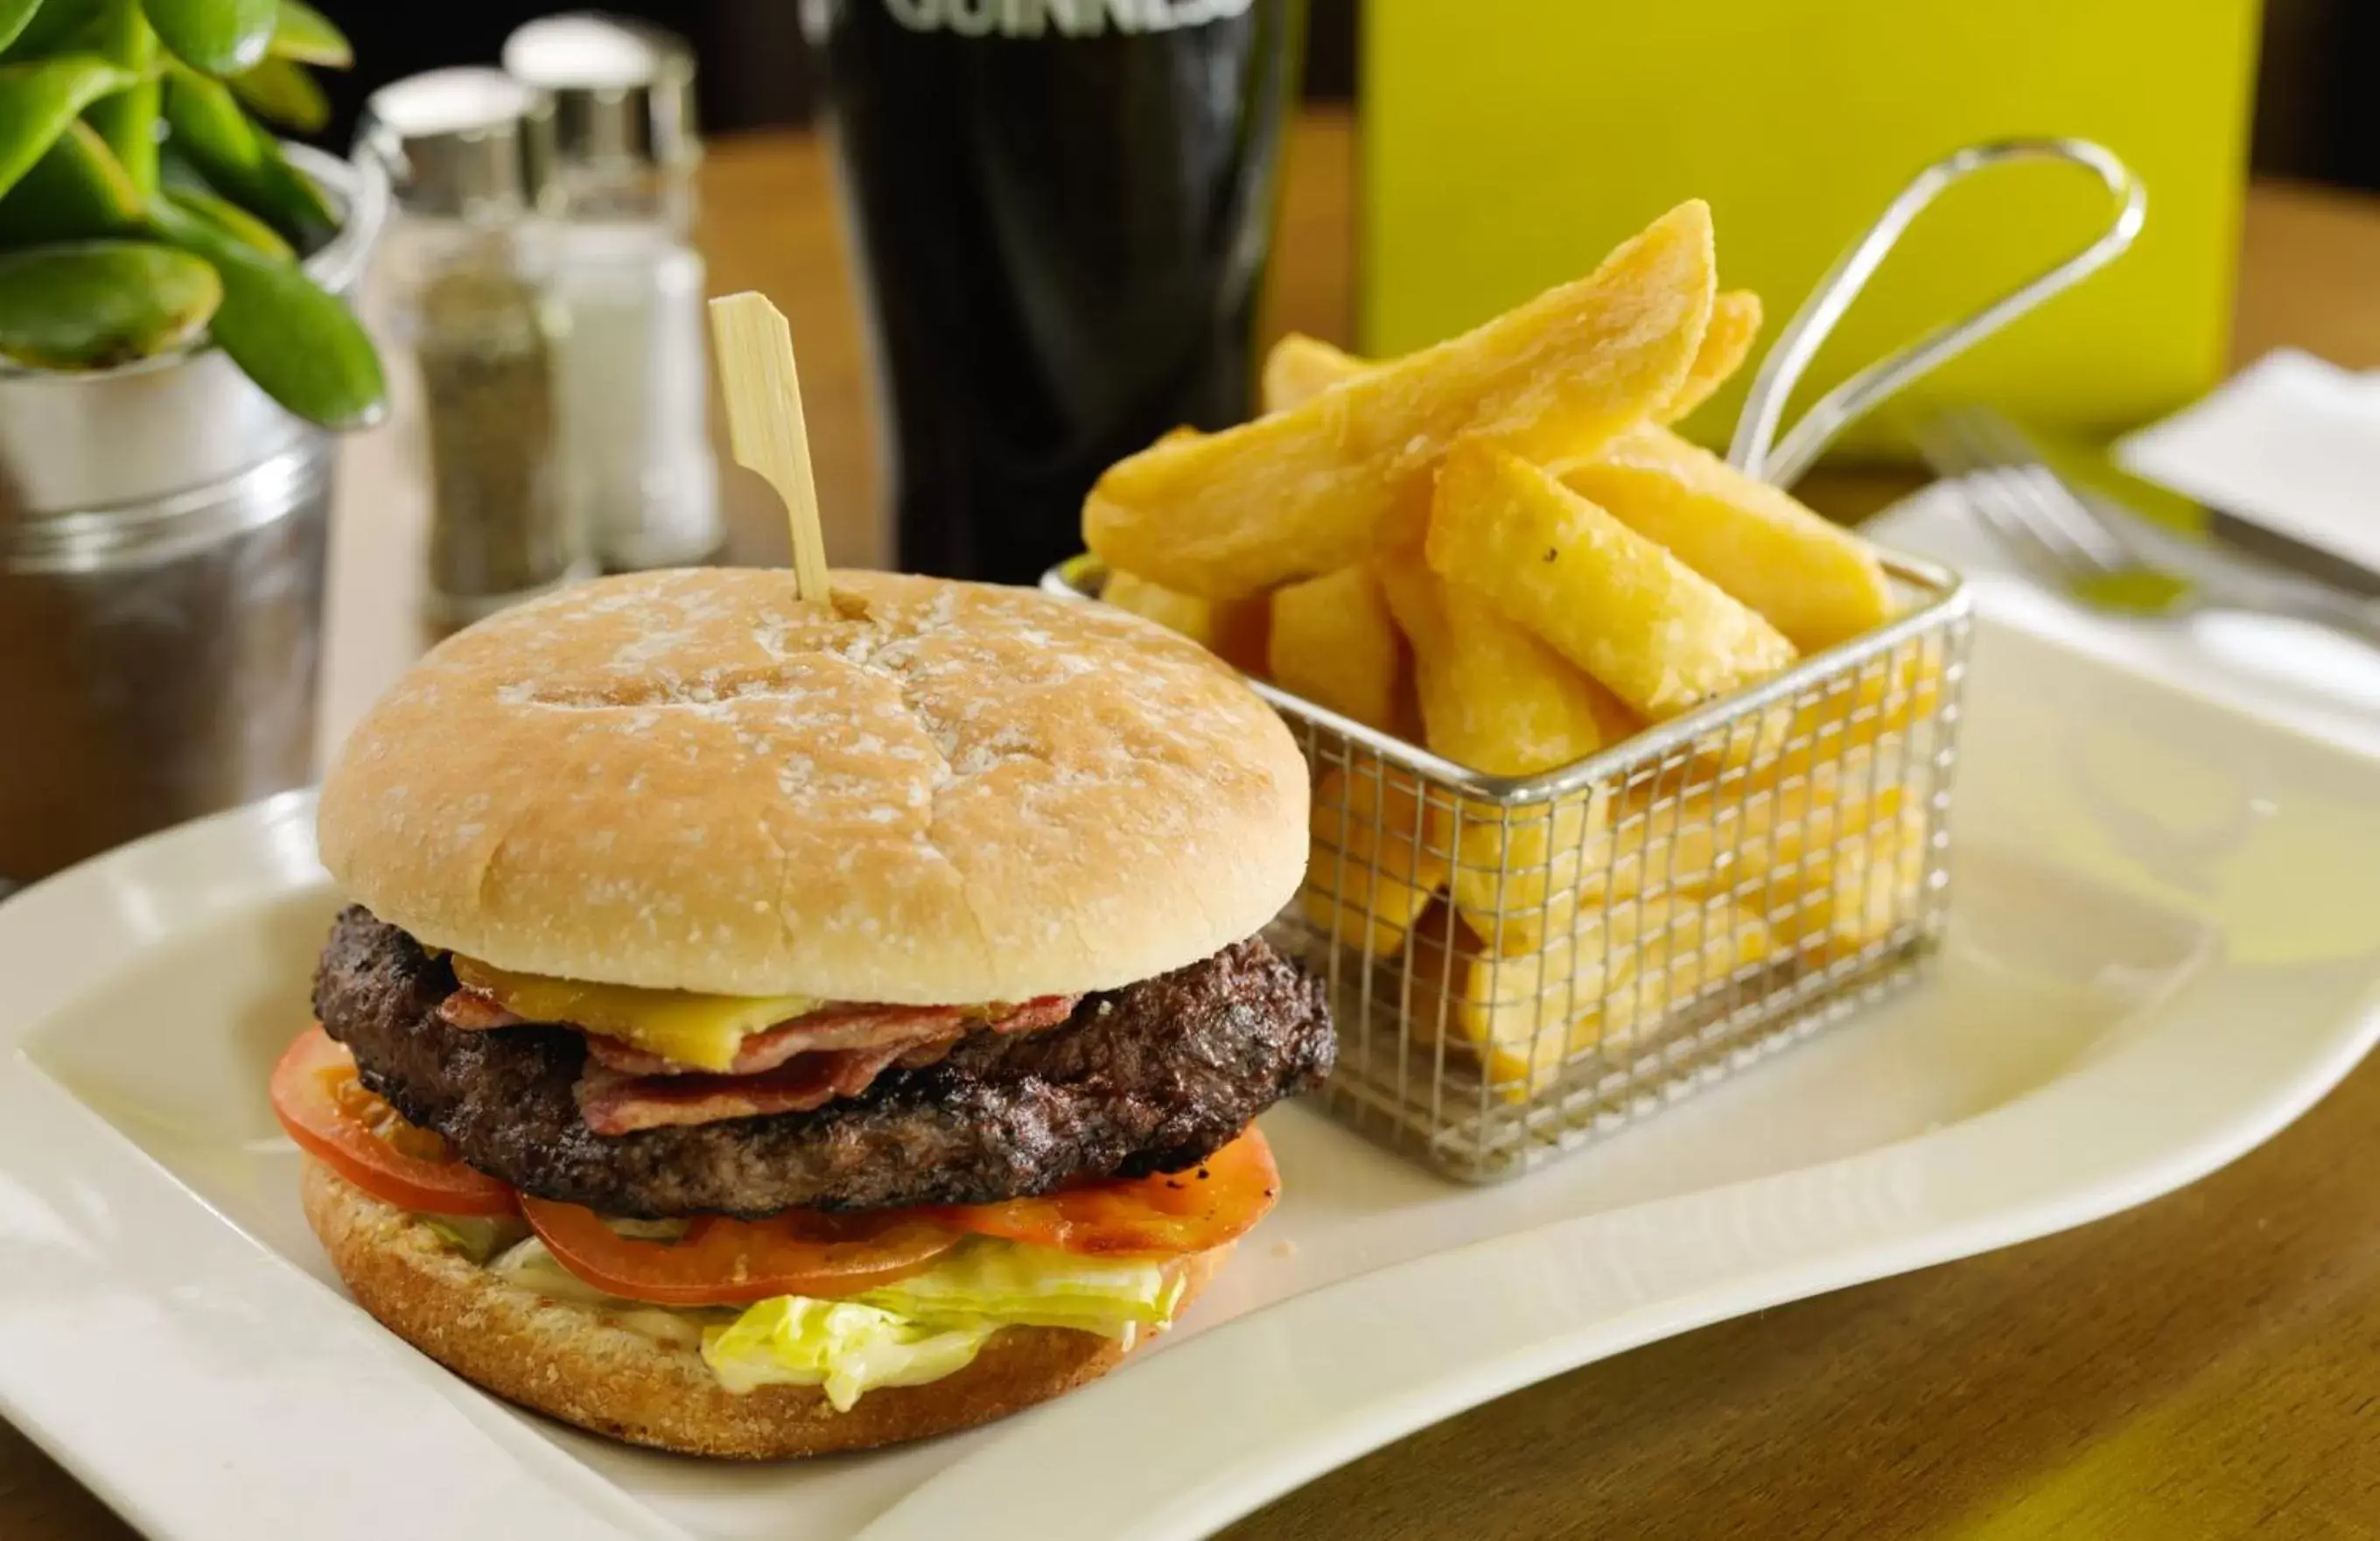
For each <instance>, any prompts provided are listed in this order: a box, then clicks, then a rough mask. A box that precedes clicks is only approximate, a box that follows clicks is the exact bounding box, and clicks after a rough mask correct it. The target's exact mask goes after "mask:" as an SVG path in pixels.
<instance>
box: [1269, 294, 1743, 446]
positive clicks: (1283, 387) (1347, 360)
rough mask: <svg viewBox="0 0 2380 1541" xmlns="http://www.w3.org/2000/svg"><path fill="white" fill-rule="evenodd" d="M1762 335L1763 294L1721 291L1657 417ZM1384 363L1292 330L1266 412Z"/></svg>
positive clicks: (1723, 371)
mask: <svg viewBox="0 0 2380 1541" xmlns="http://www.w3.org/2000/svg"><path fill="white" fill-rule="evenodd" d="M1759 335H1760V297H1759V296H1758V295H1756V294H1754V293H1753V292H1752V291H1751V290H1749V289H1730V290H1728V291H1727V292H1726V293H1724V294H1721V295H1719V296H1718V297H1717V298H1715V299H1714V300H1713V301H1712V302H1711V315H1710V324H1709V326H1707V327H1706V328H1705V329H1704V332H1703V346H1701V347H1700V348H1699V349H1698V350H1696V352H1695V354H1694V363H1693V365H1692V366H1691V367H1689V368H1688V370H1686V381H1685V383H1684V384H1682V385H1681V386H1679V387H1678V394H1676V395H1674V396H1671V397H1670V401H1669V405H1668V406H1664V407H1662V408H1661V409H1660V410H1658V411H1657V412H1655V413H1654V414H1653V420H1654V421H1655V422H1657V423H1664V424H1667V423H1673V422H1676V421H1677V420H1679V419H1682V418H1683V417H1685V416H1686V415H1687V414H1689V413H1691V412H1692V411H1694V408H1695V407H1697V406H1701V405H1702V404H1703V403H1704V402H1706V401H1707V400H1709V399H1710V397H1711V395H1712V394H1714V393H1715V392H1717V391H1718V388H1719V387H1720V386H1722V385H1725V384H1726V383H1727V382H1728V381H1729V380H1730V378H1732V377H1733V375H1734V374H1735V371H1736V370H1739V369H1741V368H1743V361H1744V359H1745V358H1748V357H1749V356H1750V355H1751V352H1752V345H1753V343H1754V342H1755V341H1756V340H1757V339H1758V338H1759ZM1379 367H1380V366H1379V364H1378V362H1377V361H1376V360H1373V359H1370V358H1362V357H1359V356H1358V355H1355V354H1353V353H1349V352H1348V351H1347V350H1346V349H1344V348H1342V347H1338V346H1334V345H1332V344H1330V343H1326V342H1324V341H1322V340H1321V339H1320V338H1318V337H1309V336H1307V335H1306V334H1305V333H1303V332H1292V333H1289V334H1286V335H1285V336H1283V337H1282V338H1281V340H1280V341H1279V342H1277V343H1275V344H1273V346H1272V349H1271V351H1270V352H1269V353H1267V354H1266V355H1265V363H1264V383H1263V387H1262V390H1261V399H1262V405H1263V407H1264V410H1266V411H1268V412H1286V411H1288V410H1289V409H1290V408H1291V407H1293V406H1302V405H1303V404H1305V403H1306V402H1308V401H1311V400H1313V399H1314V398H1315V397H1316V396H1318V395H1320V394H1322V393H1323V392H1325V391H1327V390H1329V389H1330V387H1331V386H1333V385H1337V384H1341V383H1342V382H1346V381H1350V380H1353V379H1354V378H1355V377H1356V376H1357V375H1359V374H1364V373H1366V372H1368V371H1369V370H1376V369H1378V368H1379ZM1563 453H1564V452H1562V451H1561V450H1560V448H1558V447H1557V448H1555V449H1552V450H1551V451H1549V452H1548V453H1546V454H1543V455H1540V456H1539V458H1540V459H1545V460H1556V459H1560V458H1562V457H1563Z"/></svg>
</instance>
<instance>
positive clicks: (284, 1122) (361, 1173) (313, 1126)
mask: <svg viewBox="0 0 2380 1541" xmlns="http://www.w3.org/2000/svg"><path fill="white" fill-rule="evenodd" d="M272 1095H273V1115H274V1116H275V1117H277V1118H279V1119H280V1120H281V1127H282V1128H284V1129H286V1130H287V1131H289V1137H290V1138H291V1139H293V1140H296V1141H297V1144H298V1145H299V1146H300V1147H302V1148H303V1149H304V1150H305V1151H306V1152H307V1153H308V1154H309V1155H311V1156H314V1157H317V1158H319V1159H322V1161H324V1162H325V1163H327V1164H328V1165H329V1166H330V1167H331V1169H332V1170H333V1171H336V1172H337V1173H338V1174H339V1175H340V1176H342V1177H344V1178H346V1180H347V1181H348V1182H350V1183H354V1184H355V1185H356V1186H357V1187H358V1188H361V1189H362V1190H363V1191H364V1192H366V1193H368V1194H370V1195H372V1196H373V1197H374V1198H377V1199H380V1200H382V1201H383V1202H385V1203H389V1204H394V1205H395V1206H396V1207H399V1208H401V1209H413V1210H418V1211H423V1212H427V1213H430V1214H433V1215H509V1214H511V1213H512V1212H513V1209H514V1201H513V1191H512V1189H511V1188H510V1187H508V1186H506V1185H505V1184H504V1183H500V1182H498V1181H497V1180H496V1179H494V1178H492V1177H490V1176H489V1175H487V1174H486V1173H485V1172H482V1171H474V1170H473V1169H472V1168H470V1167H468V1166H466V1165H464V1164H463V1163H462V1162H461V1161H459V1160H457V1159H455V1155H454V1153H453V1152H451V1151H449V1150H448V1149H447V1148H446V1142H445V1141H444V1140H443V1139H441V1138H439V1137H438V1135H436V1134H434V1133H432V1132H431V1131H430V1130H427V1129H424V1128H421V1127H420V1126H419V1125H418V1124H412V1123H407V1122H406V1121H405V1118H404V1115H402V1114H400V1113H399V1112H398V1111H397V1110H395V1109H394V1108H392V1107H390V1106H389V1105H388V1104H387V1103H386V1102H384V1101H383V1100H382V1099H381V1098H378V1097H376V1096H374V1095H373V1094H372V1093H370V1092H369V1091H367V1090H365V1089H364V1084H363V1082H362V1081H361V1080H359V1079H358V1077H357V1075H356V1061H355V1056H354V1055H352V1054H350V1053H348V1052H347V1048H346V1045H345V1044H343V1043H340V1042H339V1041H337V1040H336V1039H334V1038H333V1037H331V1035H330V1034H328V1033H325V1032H324V1031H322V1024H321V1023H319V1022H318V1023H316V1024H315V1025H312V1026H311V1027H309V1028H307V1029H306V1030H305V1031H304V1032H302V1033H300V1034H298V1035H297V1041H296V1042H294V1043H292V1044H291V1045H290V1046H289V1047H288V1049H287V1050H285V1051H283V1053H282V1056H281V1062H280V1063H278V1064H276V1065H274V1066H273V1083H272Z"/></svg>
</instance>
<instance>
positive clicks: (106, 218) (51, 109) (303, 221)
mask: <svg viewBox="0 0 2380 1541" xmlns="http://www.w3.org/2000/svg"><path fill="white" fill-rule="evenodd" d="M351 62H352V55H351V54H350V52H349V49H348V47H347V40H346V38H345V37H343V36H341V35H340V33H339V30H338V29H337V28H336V27H334V26H333V25H332V24H331V23H330V21H329V20H328V19H327V18H324V17H323V16H322V14H321V13H320V12H318V11H316V10H314V9H312V8H311V7H310V6H307V5H304V4H302V3H301V0H0V359H6V360H9V361H11V362H13V363H16V364H18V365H20V366H24V367H28V368H32V369H43V370H78V369H80V370H90V369H106V368H110V367H113V366H115V365H119V364H123V363H127V362H129V361H131V360H134V359H138V358H148V357H152V356H153V355H156V354H160V353H165V352H170V351H172V350H174V349H176V348H182V347H188V346H192V345H193V344H194V343H195V342H197V341H199V340H200V339H201V338H202V337H207V338H212V341H213V342H214V343H215V345H216V346H220V347H221V348H222V349H223V350H224V352H225V354H226V355H227V356H228V357H229V358H231V359H232V361H233V362H235V363H237V365H238V366H239V367H240V368H241V369H242V370H246V371H247V373H248V376H249V379H251V380H253V381H255V382H256V383H257V384H258V386H260V387H261V389H262V390H263V391H264V392H265V393H266V394H268V395H270V396H272V397H273V400H275V401H277V402H279V403H280V404H281V405H282V406H285V407H287V408H288V409H289V410H290V411H292V412H295V413H297V415H298V416H300V417H303V418H308V419H312V420H313V421H315V422H318V423H322V424H323V425H324V426H326V427H331V428H351V427H356V426H358V425H360V424H363V423H367V422H370V421H371V420H372V419H375V418H377V417H378V416H379V414H380V411H381V407H382V403H383V398H384V395H385V390H384V387H383V382H382V378H381V369H380V359H379V357H378V355H377V354H375V353H374V352H373V350H372V346H371V341H370V338H369V337H367V336H366V335H365V334H364V331H363V328H362V327H361V326H360V325H358V323H357V322H356V319H355V316H354V315H353V314H352V313H351V312H350V311H349V310H348V309H347V307H346V305H345V304H343V303H342V302H341V301H340V300H339V299H337V298H336V297H334V296H332V295H330V294H327V293H325V292H324V291H323V290H322V288H320V287H319V286H317V285H315V283H314V282H313V280H312V279H310V277H308V276H307V274H306V273H305V272H304V270H303V269H302V268H301V267H300V266H299V265H298V264H299V262H300V261H302V259H303V257H304V256H305V254H306V253H308V252H310V251H313V250H315V249H317V248H319V247H320V246H321V245H322V243H323V242H324V241H325V240H327V239H329V238H330V237H331V235H332V233H333V230H334V225H335V221H336V215H335V212H334V210H333V209H332V207H331V205H330V204H329V202H328V201H327V200H325V199H324V198H323V196H322V189H321V188H317V187H316V186H315V185H314V184H313V183H312V182H311V181H310V180H309V179H308V178H307V177H306V176H304V175H303V174H301V173H300V172H298V170H297V168H296V167H295V166H293V165H291V164H289V161H288V159H287V158H286V157H285V156H284V155H283V153H282V152H281V141H280V140H278V139H276V138H275V137H274V136H273V134H272V132H270V131H269V130H268V129H266V128H265V127H262V126H261V124H260V123H259V122H258V121H257V119H258V118H262V119H265V120H268V121H271V122H273V123H278V124H281V125H283V126H285V127H290V128H294V129H297V130H299V131H307V130H310V129H314V128H319V127H322V119H323V115H324V113H325V111H326V107H325V103H324V102H323V98H322V89H321V87H319V86H318V85H316V84H315V82H314V79H313V78H312V77H311V76H310V75H309V74H308V73H307V69H308V67H311V66H328V67H333V68H339V67H345V66H346V65H347V64H349V63H351ZM251 113H252V114H254V115H256V116H255V117H251V116H250V114H251Z"/></svg>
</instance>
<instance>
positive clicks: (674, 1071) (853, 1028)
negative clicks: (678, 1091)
mask: <svg viewBox="0 0 2380 1541" xmlns="http://www.w3.org/2000/svg"><path fill="white" fill-rule="evenodd" d="M965 1020H966V1013H965V1010H963V1009H962V1008H960V1007H957V1006H828V1007H825V1008H824V1009H822V1010H820V1011H815V1012H812V1013H810V1014H809V1015H807V1016H797V1017H795V1018H794V1019H793V1020H792V1021H791V1022H781V1023H779V1024H777V1025H775V1026H774V1027H771V1028H769V1029H767V1030H766V1031H764V1032H759V1033H755V1034H753V1035H752V1036H751V1037H747V1038H746V1039H745V1040H744V1042H743V1044H742V1046H741V1047H740V1048H738V1049H737V1050H735V1063H734V1064H733V1065H731V1066H729V1067H728V1069H727V1070H726V1071H724V1072H722V1073H721V1074H728V1075H758V1074H760V1073H761V1072H762V1071H768V1070H774V1069H776V1068H777V1067H778V1066H779V1065H781V1064H783V1063H784V1062H786V1061H788V1060H790V1059H792V1058H793V1057H794V1056H795V1055H796V1054H806V1053H809V1052H810V1051H812V1050H833V1049H877V1048H882V1047H885V1046H887V1045H891V1044H896V1043H897V1044H904V1045H907V1044H914V1043H917V1042H918V1041H919V1040H921V1039H924V1038H929V1037H941V1036H943V1035H944V1034H948V1033H955V1032H958V1031H959V1030H960V1028H961V1025H962V1024H964V1023H965ZM587 1052H588V1053H589V1054H591V1055H593V1056H594V1057H595V1058H596V1059H598V1060H601V1061H602V1062H603V1063H604V1064H605V1065H607V1066H609V1067H610V1068H612V1069H613V1070H616V1071H618V1072H620V1073H621V1074H624V1075H681V1074H690V1073H698V1067H697V1066H694V1065H685V1064H680V1063H678V1062H676V1061H674V1060H666V1059H663V1058H662V1056H660V1055H659V1054H651V1053H648V1052H646V1051H645V1050H641V1049H637V1048H636V1047H635V1046H633V1045H630V1044H625V1043H622V1042H621V1041H620V1040H619V1039H617V1038H609V1037H604V1036H603V1035H601V1034H600V1033H589V1034H588V1035H587Z"/></svg>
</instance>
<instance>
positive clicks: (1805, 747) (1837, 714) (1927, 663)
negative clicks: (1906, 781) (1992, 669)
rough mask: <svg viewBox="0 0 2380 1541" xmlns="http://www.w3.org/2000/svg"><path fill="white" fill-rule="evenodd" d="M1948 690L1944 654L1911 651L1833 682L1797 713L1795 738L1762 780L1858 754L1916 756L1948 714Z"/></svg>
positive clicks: (1767, 764)
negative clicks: (1928, 732) (1929, 728)
mask: <svg viewBox="0 0 2380 1541" xmlns="http://www.w3.org/2000/svg"><path fill="white" fill-rule="evenodd" d="M1946 683H1947V680H1946V676H1945V671H1944V668H1943V663H1942V659H1941V656H1940V654H1939V653H1938V652H1937V651H1936V650H1935V649H1929V648H1925V647H1922V646H1920V645H1918V644H1915V643H1910V644H1906V645H1904V646H1902V647H1901V648H1900V649H1895V651H1894V653H1893V655H1892V656H1891V657H1890V658H1876V659H1871V660H1869V661H1866V662H1865V663H1863V664H1862V665H1861V666H1860V668H1859V672H1858V673H1856V674H1838V675H1834V676H1832V677H1830V678H1828V680H1826V681H1825V682H1824V683H1823V684H1822V685H1820V686H1818V687H1817V688H1816V689H1815V691H1814V692H1813V693H1812V694H1811V695H1810V696H1808V697H1806V698H1803V699H1802V700H1801V701H1799V702H1798V703H1796V705H1795V706H1794V709H1793V712H1792V732H1791V734H1790V735H1789V736H1788V738H1787V739H1786V741H1785V743H1784V744H1783V746H1781V749H1780V751H1779V752H1776V753H1772V754H1767V755H1764V756H1762V757H1761V758H1760V761H1759V764H1758V765H1757V766H1756V768H1755V770H1756V773H1757V774H1758V775H1760V776H1761V777H1763V778H1764V779H1766V780H1768V781H1772V782H1775V781H1782V780H1783V779H1785V778H1786V777H1788V776H1797V775H1804V774H1807V773H1809V772H1810V771H1812V770H1813V769H1814V768H1815V767H1818V766H1822V765H1824V764H1825V763H1826V762H1827V761H1828V760H1830V759H1839V758H1842V757H1843V756H1845V755H1847V754H1850V753H1851V752H1852V751H1853V750H1857V749H1864V748H1869V747H1875V748H1876V749H1878V750H1879V751H1881V752H1885V753H1890V754H1897V755H1914V754H1915V753H1916V749H1915V747H1914V745H1913V736H1912V735H1913V730H1915V729H1916V727H1917V726H1918V724H1921V723H1923V722H1926V721H1928V720H1929V719H1931V718H1933V717H1934V716H1935V715H1936V714H1937V713H1938V712H1939V711H1940V710H1942V691H1943V686H1945V684H1946Z"/></svg>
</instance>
